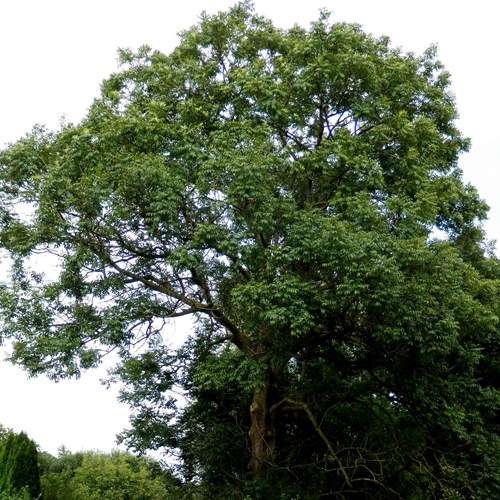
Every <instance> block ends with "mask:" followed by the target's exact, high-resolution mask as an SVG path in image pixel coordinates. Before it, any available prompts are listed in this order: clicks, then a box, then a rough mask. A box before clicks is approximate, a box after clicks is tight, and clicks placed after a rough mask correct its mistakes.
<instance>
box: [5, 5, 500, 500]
mask: <svg viewBox="0 0 500 500" xmlns="http://www.w3.org/2000/svg"><path fill="white" fill-rule="evenodd" d="M121 62H122V65H123V68H122V70H121V71H120V72H119V73H117V74H115V75H112V76H111V77H110V78H109V79H108V80H107V81H105V82H104V83H103V86H102V95H101V97H100V98H99V99H97V100H96V101H95V102H94V103H93V105H92V106H91V107H90V109H89V112H88V114H87V116H86V118H85V119H84V120H82V122H81V123H80V124H78V125H66V126H64V127H63V128H62V129H61V130H60V131H59V132H57V133H51V132H47V131H45V130H44V129H43V128H35V129H34V131H33V132H32V133H31V134H29V135H27V136H26V137H25V138H23V139H21V140H19V141H18V142H17V143H15V144H13V145H11V146H10V147H9V148H7V149H6V150H5V151H3V152H2V153H1V154H0V192H1V196H2V198H1V207H0V243H1V245H2V246H3V248H5V249H7V250H8V251H9V252H10V255H11V257H12V261H13V271H12V277H13V280H12V283H11V284H10V285H5V286H4V287H3V289H2V293H1V314H2V317H3V334H4V335H5V336H10V337H13V338H14V339H15V344H14V352H13V359H14V360H16V361H18V362H20V363H22V364H23V365H24V366H25V367H26V368H27V369H28V370H30V371H31V372H32V373H35V374H36V373H40V372H47V373H49V375H51V376H53V377H55V378H57V377H63V376H72V375H78V374H79V373H80V370H82V369H85V368H88V367H91V366H94V365H95V364H97V363H98V361H99V359H100V356H101V355H102V354H103V353H104V352H107V351H109V350H114V349H116V350H118V352H120V354H121V355H122V364H121V365H120V366H119V367H118V368H117V370H116V373H115V375H116V376H117V377H118V378H121V379H122V380H123V381H125V384H126V385H125V387H124V390H123V392H122V399H123V400H124V401H127V402H129V403H130V404H131V407H132V408H133V411H134V413H133V415H132V428H131V429H130V430H129V431H127V432H125V433H124V435H123V439H124V440H126V441H127V442H128V443H129V444H130V445H131V446H132V447H135V448H137V449H139V450H145V449H148V448H166V449H168V450H170V451H171V452H173V453H175V454H176V455H177V460H178V462H177V463H178V466H179V470H180V473H181V474H182V477H183V478H184V480H186V481H190V482H192V483H193V484H196V485H198V487H199V488H201V491H202V492H204V493H203V494H206V495H207V496H208V495H211V496H214V497H215V496H217V495H219V496H220V498H231V497H232V496H233V495H234V497H236V498H238V497H239V498H241V497H242V496H244V495H249V496H250V497H251V498H280V497H282V498H294V497H297V496H299V497H300V498H316V497H320V496H321V497H330V498H348V497H349V496H356V495H363V497H364V498H384V499H385V498H414V499H423V498H483V499H491V498H495V497H497V496H498V495H499V492H500V475H499V473H498V470H500V467H499V465H500V455H499V454H500V451H499V450H500V440H499V433H498V431H499V429H498V406H499V395H498V380H499V368H500V367H499V363H498V351H499V330H498V328H499V325H498V313H499V305H500V302H499V285H500V281H499V278H500V266H499V262H498V259H497V258H496V257H495V256H494V255H493V254H492V253H491V252H489V251H488V246H487V244H486V243H485V241H484V236H483V233H482V231H481V226H480V221H481V220H482V219H483V218H484V217H485V216H486V212H487V207H486V206H485V204H484V202H482V201H481V199H480V198H479V197H478V194H477V193H476V191H475V189H474V188H473V187H472V186H470V185H466V184H464V183H463V181H462V176H461V172H460V169H459V168H458V167H457V161H458V157H459V155H460V153H462V152H464V151H466V150H467V147H468V141H467V140H466V139H465V138H464V137H462V135H461V134H460V132H459V131H458V130H457V128H456V126H455V119H456V117H457V112H456V108H455V104H454V100H453V96H452V95H451V93H450V91H449V75H448V74H447V72H446V71H445V70H444V69H443V67H442V65H441V64H440V63H439V61H438V60H437V59H436V53H435V50H434V49H433V48H431V49H429V50H428V51H426V52H425V53H424V54H423V55H420V56H417V55H415V54H406V53H403V52H401V51H400V50H399V49H396V48H393V47H392V46H391V44H390V41H389V39H387V38H375V37H373V36H371V35H367V34H365V33H364V32H363V31H362V30H361V29H360V27H359V26H357V25H351V24H332V23H330V21H329V18H328V16H327V15H326V14H322V15H321V16H320V19H319V20H318V21H317V22H315V23H313V24H312V25H311V27H310V28H309V29H307V30H306V29H303V28H300V27H298V26H295V27H293V28H290V29H288V30H283V29H279V28H277V27H275V26H274V25H273V24H272V23H271V22H270V21H268V20H266V19H263V18H261V17H259V16H257V15H256V14H255V13H254V12H253V9H252V7H251V6H250V5H249V4H246V3H244V4H239V5H237V6H235V7H234V8H232V9H231V10H229V11H228V12H226V13H220V14H218V15H216V16H202V19H201V22H200V23H199V25H197V26H195V27H193V28H191V29H189V30H187V31H185V32H184V33H183V34H182V36H181V41H180V44H179V46H178V47H177V48H176V49H175V50H174V51H173V52H172V53H171V54H169V55H165V54H162V53H159V52H155V51H152V50H150V49H149V48H147V47H144V48H142V49H140V50H139V51H138V52H137V53H132V52H130V51H122V52H121ZM40 253H44V254H46V255H49V256H52V259H53V260H52V261H48V262H53V263H54V264H55V266H54V269H55V270H57V272H56V271H54V272H53V273H47V274H46V275H43V274H40V273H39V272H38V273H37V272H35V271H33V262H34V261H33V259H34V257H35V256H37V255H39V254H40ZM38 258H39V257H38ZM185 315H192V316H194V317H195V318H196V321H197V325H196V331H195V333H194V334H193V336H192V337H191V338H190V339H189V340H188V341H187V342H186V344H185V345H184V346H183V347H181V348H180V349H178V350H170V349H168V332H169V324H170V323H169V322H170V320H171V319H172V318H176V317H180V316H185ZM179 393H180V395H179Z"/></svg>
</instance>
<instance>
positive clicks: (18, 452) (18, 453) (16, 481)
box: [0, 432, 40, 498]
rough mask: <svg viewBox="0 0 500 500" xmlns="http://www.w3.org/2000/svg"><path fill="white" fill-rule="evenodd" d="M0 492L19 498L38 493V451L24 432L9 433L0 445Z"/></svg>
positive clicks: (37, 495) (35, 496)
mask: <svg viewBox="0 0 500 500" xmlns="http://www.w3.org/2000/svg"><path fill="white" fill-rule="evenodd" d="M0 492H2V494H5V495H7V496H8V495H11V496H14V497H15V496H16V495H18V496H19V497H21V498H22V497H23V495H28V496H29V497H30V498H38V497H39V495H40V475H39V472H38V451H37V448H36V444H35V443H34V442H33V441H32V440H31V439H29V438H28V436H27V435H26V434H25V433H24V432H21V433H20V434H15V433H13V432H11V433H9V435H8V436H7V438H6V439H5V441H4V442H3V443H2V445H1V447H0Z"/></svg>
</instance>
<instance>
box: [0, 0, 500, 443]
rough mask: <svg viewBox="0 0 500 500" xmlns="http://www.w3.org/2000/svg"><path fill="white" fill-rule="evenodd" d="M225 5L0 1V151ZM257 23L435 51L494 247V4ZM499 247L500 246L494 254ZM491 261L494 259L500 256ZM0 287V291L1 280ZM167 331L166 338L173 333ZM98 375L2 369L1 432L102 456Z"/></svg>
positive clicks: (498, 175) (395, 5) (310, 8)
mask: <svg viewBox="0 0 500 500" xmlns="http://www.w3.org/2000/svg"><path fill="white" fill-rule="evenodd" d="M233 3H234V2H233V1H227V0H205V1H203V0H181V1H180V2H168V1H167V0H141V1H140V2H138V1H131V0H86V1H82V0H72V1H70V0H44V1H41V0H0V64H1V66H0V68H1V69H0V146H3V145H4V144H5V143H6V142H9V141H14V140H16V139H17V138H19V137H20V136H22V135H24V134H25V133H26V132H28V131H29V130H30V129H31V128H32V126H33V125H34V124H35V123H44V124H46V125H48V126H49V127H50V128H57V126H58V124H59V121H60V118H61V116H62V115H65V116H66V119H67V121H70V122H78V121H79V120H80V119H81V118H82V117H83V115H84V114H85V112H86V110H87V108H88V106H89V105H90V103H91V102H92V99H93V98H94V97H96V96H97V95H98V93H99V85H100V83H101V81H102V80H103V79H104V78H106V77H107V76H108V75H109V74H110V73H112V72H114V71H116V69H117V66H116V49H117V48H118V47H130V48H137V47H138V46H139V45H142V44H148V45H150V46H152V47H153V48H155V49H160V50H163V51H165V52H169V51H170V50H171V49H172V48H173V47H174V46H175V44H176V40H177V37H176V33H177V32H179V31H180V30H182V29H184V28H187V27H189V26H190V25H192V24H194V23H195V22H196V21H197V18H198V14H199V13H200V12H201V11H202V10H203V9H205V10H207V11H209V12H214V11H217V10H221V9H225V8H227V7H228V6H230V5H232V4H233ZM255 5H256V8H257V12H259V13H260V14H263V15H265V16H267V17H270V18H272V19H273V20H274V21H275V23H276V24H278V25H280V26H283V27H288V26H291V25H292V24H294V23H299V24H302V25H305V26H307V25H308V24H309V22H310V21H313V20H315V19H317V17H318V11H319V9H320V8H322V7H326V8H327V9H329V10H330V11H332V12H333V19H334V20H335V21H353V22H357V23H360V24H361V25H362V26H363V28H364V29H365V31H368V32H371V33H373V34H375V35H389V36H390V37H391V39H392V40H393V43H394V44H395V45H399V46H402V47H403V48H404V49H405V50H411V51H414V52H417V53H419V52H422V51H423V50H424V49H425V48H426V47H427V46H429V45H430V44H431V43H437V44H438V46H439V57H440V59H441V60H442V61H443V62H444V64H445V66H446V68H447V69H448V70H449V71H450V72H451V74H452V77H453V91H454V92H455V95H456V98H457V105H458V109H459V111H460V115H461V118H460V122H459V127H460V129H461V130H462V131H463V132H464V134H465V135H467V136H469V137H471V138H472V141H473V143H472V144H473V145H472V150H471V152H470V153H469V154H468V155H466V156H464V157H463V158H462V160H461V166H462V168H463V169H464V175H465V179H466V180H467V181H469V182H471V183H472V184H474V185H475V186H476V187H477V188H478V189H479V192H480V194H481V196H482V197H483V198H484V199H486V201H487V202H488V204H489V205H490V207H491V211H490V220H489V221H488V222H487V223H486V225H485V227H486V230H487V233H488V236H489V237H490V238H491V239H496V240H498V241H499V242H500V225H499V224H500V196H499V195H498V188H499V187H500V166H499V160H500V137H499V136H500V128H499V127H498V125H497V122H498V121H499V119H500V100H499V99H498V96H497V93H498V86H499V84H500V78H499V77H500V69H499V62H498V61H499V58H498V51H499V49H500V30H498V23H499V21H500V2H498V1H497V0H476V1H475V2H471V1H467V0H463V1H462V0H454V1H452V0H420V1H419V2H416V1H412V2H409V1H404V0H377V1H375V0H306V1H304V0H288V1H279V0H267V1H265V0H256V1H255ZM499 246H500V245H499ZM497 253H498V251H497ZM2 279H3V278H2V276H0V280H2ZM179 330H180V328H179V327H178V328H177V330H176V329H175V328H173V330H172V335H174V336H178V335H179V334H180V333H181V332H180V331H179ZM102 376H103V372H102V371H101V372H100V373H99V372H98V371H93V372H90V373H87V374H85V375H84V376H83V377H82V378H81V379H80V380H78V381H63V382H60V383H58V384H55V383H53V382H50V381H47V380H46V379H45V378H44V377H40V378H38V379H33V380H27V379H26V377H25V375H24V373H23V372H21V371H20V370H19V369H17V368H13V367H11V366H9V365H7V364H6V363H1V364H0V423H1V424H3V425H4V426H7V427H13V428H14V429H15V430H17V431H21V430H25V431H26V432H27V433H28V434H29V436H30V437H31V438H33V439H34V440H35V441H37V442H38V443H39V444H40V445H41V447H42V449H43V450H45V451H49V452H51V453H55V452H56V449H57V447H58V446H59V445H61V444H64V445H65V446H66V447H68V448H70V449H71V450H73V451H76V450H79V449H97V448H98V449H101V450H109V449H111V448H112V447H113V446H114V436H115V434H116V433H117V432H119V431H120V430H122V429H123V428H124V427H125V426H126V425H127V419H128V412H127V408H126V407H125V406H123V405H119V404H118V403H116V402H115V395H116V391H113V390H106V389H104V388H103V387H102V386H101V385H100V384H99V379H100V378H102Z"/></svg>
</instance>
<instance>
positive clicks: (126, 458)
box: [41, 450, 182, 500]
mask: <svg viewBox="0 0 500 500" xmlns="http://www.w3.org/2000/svg"><path fill="white" fill-rule="evenodd" d="M43 464H44V465H43V468H42V471H41V484H42V498H43V499H46V500H78V499H82V500H83V499H85V500H87V499H90V500H92V499H98V498H99V499H102V498H106V499H108V498H109V499H118V500H127V499H133V500H135V499H137V500H141V499H142V500H146V499H151V500H154V499H158V500H163V499H166V498H182V496H181V493H182V491H181V485H180V482H179V481H178V480H177V479H175V478H174V477H173V476H171V475H170V474H169V473H167V472H165V471H164V470H163V469H162V468H161V467H160V465H159V464H158V463H157V462H155V461H154V460H152V459H149V458H145V457H136V456H134V455H131V454H129V453H124V452H119V451H115V452H112V453H110V454H107V453H97V452H79V453H70V452H67V451H66V450H62V452H61V453H60V454H59V456H58V457H57V458H56V457H52V456H50V455H47V456H45V457H44V460H43Z"/></svg>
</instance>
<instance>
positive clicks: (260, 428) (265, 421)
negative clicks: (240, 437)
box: [248, 383, 276, 479]
mask: <svg viewBox="0 0 500 500" xmlns="http://www.w3.org/2000/svg"><path fill="white" fill-rule="evenodd" d="M272 392H274V391H273V390H272V384H271V383H268V384H267V385H265V386H264V387H262V388H261V389H258V390H257V391H255V393H254V395H253V400H252V404H251V405H250V417H251V425H250V430H249V432H248V435H249V437H250V443H251V445H252V458H251V459H250V462H249V464H248V470H249V471H250V472H251V474H252V475H253V477H254V478H256V479H257V478H261V477H262V476H263V475H264V474H265V473H266V471H267V469H268V466H269V464H270V463H271V462H272V459H273V455H274V452H275V450H276V422H275V420H276V418H275V415H272V414H271V412H270V411H269V409H270V408H271V406H272V404H273V401H272V396H271V393H272Z"/></svg>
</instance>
